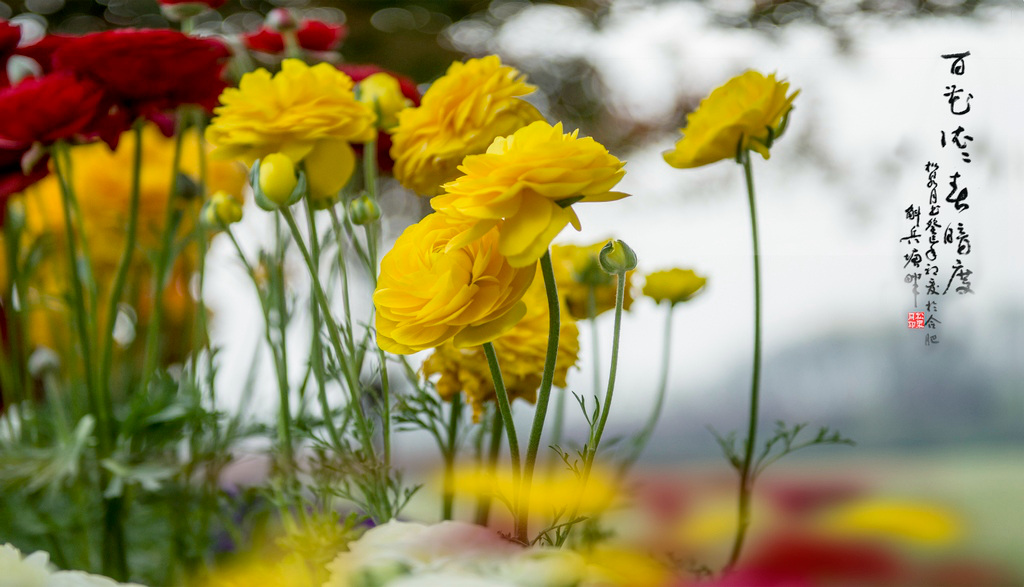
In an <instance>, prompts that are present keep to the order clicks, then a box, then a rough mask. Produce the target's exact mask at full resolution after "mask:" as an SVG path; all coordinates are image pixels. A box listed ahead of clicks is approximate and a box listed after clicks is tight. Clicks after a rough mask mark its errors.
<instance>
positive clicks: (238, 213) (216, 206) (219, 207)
mask: <svg viewBox="0 0 1024 587" xmlns="http://www.w3.org/2000/svg"><path fill="white" fill-rule="evenodd" d="M241 219H242V206H241V204H239V203H238V201H237V200H235V199H234V198H233V197H231V196H230V195H229V194H228V193H227V192H225V191H218V192H217V193H215V194H213V195H212V196H210V199H209V201H207V202H206V205H205V206H204V207H203V212H202V221H203V224H205V225H206V226H208V227H211V228H223V227H225V226H227V225H229V224H234V223H235V222H238V221H239V220H241Z"/></svg>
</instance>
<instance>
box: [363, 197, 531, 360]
mask: <svg viewBox="0 0 1024 587" xmlns="http://www.w3.org/2000/svg"><path fill="white" fill-rule="evenodd" d="M464 229H465V226H464V225H463V224H462V223H460V222H458V221H455V220H453V219H451V218H449V217H446V216H444V215H441V214H431V215H429V216H427V217H426V218H424V219H423V220H421V221H420V222H418V223H417V224H414V225H412V226H410V227H409V228H407V229H406V230H405V232H403V233H402V235H401V236H399V237H398V240H397V241H395V245H394V247H393V248H392V249H391V251H390V252H388V254H387V255H385V256H384V259H383V260H382V261H381V272H380V279H379V280H378V282H377V290H376V291H375V292H374V295H373V302H374V305H375V306H376V307H377V322H376V326H377V344H379V345H380V347H381V348H382V349H384V350H385V351H388V352H393V353H397V354H410V353H414V352H417V351H421V350H425V349H430V348H434V347H437V346H439V345H441V344H444V343H445V342H448V341H451V340H453V339H456V337H458V336H459V335H460V334H461V335H462V337H461V338H460V340H459V341H457V342H464V343H465V344H481V343H483V342H487V341H489V340H492V339H493V338H496V337H497V336H499V335H500V334H502V332H504V331H505V330H507V329H508V328H511V327H512V326H513V325H514V324H515V322H516V318H517V317H516V313H518V315H519V317H521V316H522V311H523V310H522V309H520V308H516V305H517V304H519V303H520V299H521V298H522V297H523V294H524V293H525V292H526V289H527V288H528V287H529V286H530V283H531V282H532V281H533V277H534V271H535V267H534V266H529V267H526V268H514V267H512V266H511V265H510V264H509V262H508V260H507V259H505V257H504V256H502V255H501V254H500V253H499V252H498V247H497V244H498V243H497V241H498V231H497V230H496V229H495V230H491V231H489V232H488V233H487V234H485V235H484V236H482V237H481V238H480V239H478V240H476V241H474V242H473V243H472V244H470V245H467V246H466V247H463V248H460V249H458V250H455V251H446V247H447V244H448V241H449V240H450V239H451V238H452V237H453V236H455V235H457V234H459V233H460V232H462V231H463V230H464Z"/></svg>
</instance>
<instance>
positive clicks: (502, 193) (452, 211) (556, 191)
mask: <svg viewBox="0 0 1024 587" xmlns="http://www.w3.org/2000/svg"><path fill="white" fill-rule="evenodd" d="M578 132H579V131H573V132H572V133H569V134H563V133H562V123H558V124H556V125H555V126H551V125H550V124H548V123H546V122H534V123H533V124H531V125H529V126H527V127H524V128H521V129H519V130H517V131H516V132H515V133H513V134H512V135H511V136H508V137H502V138H497V139H495V140H494V142H493V143H491V146H490V147H488V149H487V152H486V153H484V154H482V155H472V156H469V157H466V159H465V161H463V163H462V165H461V166H460V167H459V170H460V171H462V172H463V174H464V175H462V176H461V177H459V178H457V179H456V180H454V181H452V182H449V183H447V184H445V185H444V189H445V192H446V193H445V194H443V195H440V196H437V197H435V198H433V199H432V200H431V201H430V205H431V206H432V207H433V208H434V210H437V211H438V212H442V213H444V214H449V215H451V216H454V217H456V218H464V219H467V220H471V221H472V222H473V224H472V227H471V228H470V229H469V230H467V231H466V232H465V233H463V234H462V235H460V236H459V238H458V239H456V240H455V241H453V242H452V244H451V246H452V247H453V248H457V247H460V246H462V245H464V244H465V243H466V242H469V241H472V240H473V239H475V238H477V236H479V235H480V234H482V233H484V232H487V231H488V230H490V229H491V228H492V227H494V226H497V225H498V223H499V222H500V223H502V226H501V230H500V233H501V238H500V239H499V241H498V249H499V250H500V251H501V254H502V255H505V256H506V257H508V260H509V262H510V263H511V264H512V265H513V266H515V267H523V266H526V265H528V264H530V263H533V262H534V261H536V260H538V259H540V258H541V256H543V255H544V252H545V251H547V250H548V245H550V244H551V241H552V240H553V239H554V238H555V236H557V235H558V233H559V232H561V231H562V229H563V228H565V226H566V225H567V224H569V223H572V225H573V226H574V227H575V228H576V229H577V230H579V228H580V221H579V218H578V217H577V216H576V212H575V211H574V210H573V209H572V206H571V204H572V203H574V202H579V201H582V202H607V201H611V200H618V199H620V198H624V197H626V196H627V194H624V193H621V192H613V191H611V189H612V188H613V187H615V184H617V183H618V182H619V180H620V179H622V176H623V175H625V173H626V172H625V171H623V169H622V167H623V165H624V164H623V163H622V162H621V161H619V160H618V159H616V158H615V157H614V156H612V155H610V154H609V153H608V150H607V149H605V148H604V147H603V146H601V144H600V143H598V142H597V141H595V140H594V139H592V138H590V137H585V138H582V139H581V138H578V137H577V134H578Z"/></svg>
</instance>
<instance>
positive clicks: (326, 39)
mask: <svg viewBox="0 0 1024 587" xmlns="http://www.w3.org/2000/svg"><path fill="white" fill-rule="evenodd" d="M347 35H348V27H346V26H345V25H343V24H334V23H329V22H323V21H319V20H308V19H307V20H303V21H302V22H301V23H299V28H298V30H296V31H295V38H296V40H297V41H298V43H299V46H300V47H302V48H303V49H305V50H306V51H334V50H335V49H337V48H338V46H339V45H341V42H342V41H343V40H344V39H345V37H346V36H347ZM242 42H243V43H245V46H246V47H248V48H249V49H251V50H252V51H259V52H260V53H272V54H278V53H284V36H283V35H282V34H281V33H279V32H277V31H275V30H273V29H270V28H268V27H263V28H261V29H260V30H258V31H256V32H254V33H248V34H245V35H242Z"/></svg>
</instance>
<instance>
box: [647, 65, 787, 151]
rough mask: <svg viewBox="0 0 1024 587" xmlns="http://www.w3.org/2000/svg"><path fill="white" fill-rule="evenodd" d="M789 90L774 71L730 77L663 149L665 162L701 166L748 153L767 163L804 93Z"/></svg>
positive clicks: (692, 114)
mask: <svg viewBox="0 0 1024 587" xmlns="http://www.w3.org/2000/svg"><path fill="white" fill-rule="evenodd" d="M788 91H789V82H785V81H779V80H776V79H775V74H774V73H773V74H770V75H768V76H765V75H763V74H761V73H758V72H756V71H747V72H744V73H742V74H740V75H738V76H736V77H734V78H732V79H731V80H729V81H727V82H726V83H725V84H723V85H722V86H720V87H719V88H717V89H715V90H714V91H713V92H711V95H710V96H708V97H707V98H705V99H704V100H703V101H701V103H700V106H698V107H697V109H696V110H694V111H693V112H691V113H690V114H689V115H687V117H686V128H683V129H681V132H682V133H683V137H682V138H681V139H679V141H678V142H676V146H675V148H674V149H672V150H670V151H665V153H664V157H665V161H666V162H667V163H668V164H669V165H671V166H672V167H678V168H690V167H700V166H702V165H708V164H709V163H715V162H716V161H721V160H722V159H733V158H735V157H736V156H737V154H738V153H740V152H743V151H746V150H748V149H749V150H753V151H756V152H757V153H759V154H760V155H761V156H762V157H764V158H765V159H767V158H768V157H769V148H770V147H771V143H772V141H773V140H774V139H775V138H777V137H778V136H779V135H780V134H781V132H782V130H784V127H785V121H786V117H787V115H788V114H789V111H790V109H792V107H793V99H794V98H796V96H797V94H799V93H800V91H799V90H797V91H795V92H793V93H792V94H789V95H788V96H787V95H786V92H788Z"/></svg>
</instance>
